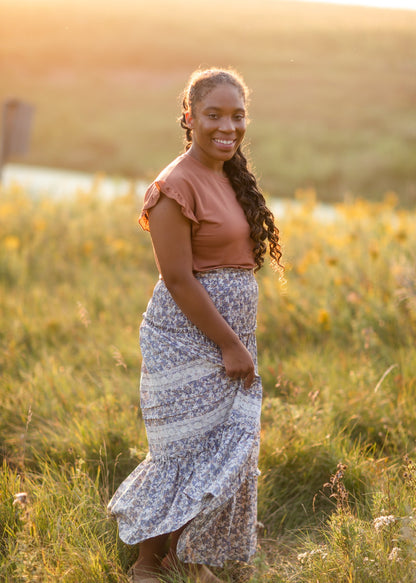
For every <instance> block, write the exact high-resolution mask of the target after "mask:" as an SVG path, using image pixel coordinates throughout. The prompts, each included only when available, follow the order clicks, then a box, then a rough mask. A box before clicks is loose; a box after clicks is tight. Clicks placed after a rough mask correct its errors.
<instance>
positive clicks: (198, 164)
mask: <svg viewBox="0 0 416 583" xmlns="http://www.w3.org/2000/svg"><path fill="white" fill-rule="evenodd" d="M182 156H184V157H185V156H186V158H189V159H190V160H192V161H193V162H194V163H195V164H196V165H197V166H199V167H200V168H203V169H204V170H206V171H207V172H209V174H210V176H214V177H215V178H216V179H217V180H220V181H221V182H226V183H227V184H229V183H230V181H229V179H228V176H225V175H221V174H218V172H215V170H213V169H212V168H209V166H206V165H205V164H204V163H203V162H200V161H199V160H198V159H197V158H194V156H191V155H190V154H188V153H187V152H185V153H184V154H182Z"/></svg>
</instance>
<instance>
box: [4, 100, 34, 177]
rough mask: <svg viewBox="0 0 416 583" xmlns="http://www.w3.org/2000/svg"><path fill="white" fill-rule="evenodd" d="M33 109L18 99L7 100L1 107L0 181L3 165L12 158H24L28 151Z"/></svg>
mask: <svg viewBox="0 0 416 583" xmlns="http://www.w3.org/2000/svg"><path fill="white" fill-rule="evenodd" d="M33 112H34V108H33V106H32V105H30V104H29V103H24V102H23V101H19V100H18V99H8V100H7V101H5V102H4V103H3V107H2V116H1V117H2V123H1V133H0V180H1V176H2V170H3V166H4V164H5V163H6V162H7V161H8V160H9V159H10V158H11V157H13V156H24V155H25V154H27V152H28V150H29V138H30V131H31V127H32V119H33Z"/></svg>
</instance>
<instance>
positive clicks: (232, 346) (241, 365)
mask: <svg viewBox="0 0 416 583" xmlns="http://www.w3.org/2000/svg"><path fill="white" fill-rule="evenodd" d="M221 352H222V360H223V363H224V366H225V372H226V374H227V376H229V377H230V378H231V379H235V380H236V379H243V380H244V388H245V389H249V388H250V387H251V385H252V384H253V381H254V377H255V368H254V362H253V358H252V356H251V354H250V352H249V351H248V350H247V348H246V347H245V346H244V344H243V343H242V342H241V341H240V340H239V339H238V338H236V339H235V340H234V341H233V342H231V343H229V344H226V345H225V346H222V347H221Z"/></svg>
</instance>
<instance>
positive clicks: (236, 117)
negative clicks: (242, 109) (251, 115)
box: [234, 113, 244, 121]
mask: <svg viewBox="0 0 416 583" xmlns="http://www.w3.org/2000/svg"><path fill="white" fill-rule="evenodd" d="M234 119H236V120H237V121H241V120H243V119H244V115H243V114H242V113H239V114H238V115H236V116H234Z"/></svg>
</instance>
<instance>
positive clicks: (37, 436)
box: [0, 186, 416, 583]
mask: <svg viewBox="0 0 416 583" xmlns="http://www.w3.org/2000/svg"><path fill="white" fill-rule="evenodd" d="M138 204H139V203H138V201H137V200H135V199H134V198H133V196H132V195H129V194H128V193H127V194H126V196H124V197H120V198H118V199H116V200H114V201H111V202H103V201H100V200H98V199H97V198H96V197H95V196H94V194H93V193H83V192H78V193H74V196H73V197H72V199H71V200H63V201H51V200H49V199H40V200H32V199H31V198H29V197H28V196H27V195H26V193H25V192H23V191H22V190H21V189H20V188H19V187H17V186H14V187H10V188H8V189H5V188H3V189H2V190H0V285H1V289H0V293H1V297H2V302H1V306H0V368H1V375H2V376H1V401H0V443H1V454H2V458H3V466H2V471H1V475H0V580H1V581H4V582H6V583H21V582H22V583H23V582H26V581H30V582H46V583H48V582H50V583H55V582H56V581H62V582H63V583H79V582H80V581H82V582H83V583H104V582H116V581H118V582H121V581H126V578H125V575H124V573H125V570H126V568H127V566H128V564H129V563H130V562H131V561H132V560H133V557H134V554H135V552H137V550H136V549H130V548H127V547H125V546H123V545H121V544H120V543H117V533H116V526H115V524H114V523H113V522H112V521H111V520H108V519H107V517H106V510H105V508H106V503H107V501H108V499H109V497H110V496H111V494H112V493H113V491H114V489H115V488H116V487H117V485H118V484H119V483H120V481H121V480H122V479H123V478H124V477H125V476H126V475H127V473H128V472H129V471H130V470H132V469H133V467H135V465H136V464H137V463H138V462H139V461H140V460H142V459H143V457H144V456H145V454H146V449H147V446H146V440H145V432H144V427H143V423H142V421H141V419H140V417H138V375H139V366H140V355H139V349H138V325H139V322H140V319H141V313H142V312H143V311H144V309H145V306H146V303H147V301H148V298H149V296H150V294H151V290H152V288H153V285H154V283H155V280H156V272H155V269H154V266H153V258H152V252H151V248H150V243H149V238H148V236H147V235H145V234H144V233H141V232H139V230H138V227H137V225H136V218H137V214H138ZM314 204H315V202H314V199H313V196H312V193H311V192H304V193H303V198H302V205H301V208H300V209H299V210H296V211H294V210H292V211H288V212H287V213H286V214H285V216H282V217H280V219H279V225H280V228H281V234H282V239H283V241H284V252H285V261H286V265H287V270H286V279H287V282H286V285H283V286H282V284H281V283H280V282H279V280H278V278H277V276H276V275H275V274H273V273H272V272H271V271H270V270H269V268H267V267H266V268H264V269H263V270H262V271H260V272H259V275H258V280H259V285H260V309H259V321H258V344H259V358H260V372H261V374H262V377H263V381H264V389H265V398H264V407H263V419H262V448H261V457H260V469H261V471H262V475H261V477H260V484H259V521H260V522H261V523H262V526H261V528H260V532H259V534H260V540H259V552H258V554H257V557H256V559H255V561H254V563H253V565H252V566H251V567H244V568H243V567H236V566H233V565H230V566H227V568H226V569H225V571H223V572H222V573H221V576H222V577H223V578H224V580H227V581H230V582H231V581H234V582H236V581H246V582H247V581H250V582H251V583H263V582H266V583H289V582H291V583H311V582H319V583H337V582H339V583H346V582H354V583H398V582H399V581H400V582H403V583H404V582H406V583H408V582H413V581H414V573H415V569H416V546H415V542H416V521H415V518H414V516H415V512H416V468H415V465H414V463H415V462H416V449H415V445H416V409H415V406H414V403H415V395H416V349H415V338H416V273H415V249H416V232H415V229H414V225H415V220H416V216H415V212H414V211H411V210H407V211H404V210H399V209H397V208H396V205H397V199H396V198H395V197H394V195H392V194H390V195H389V196H388V197H387V198H386V199H385V200H384V201H383V202H380V203H377V204H376V203H369V202H366V201H364V200H357V201H356V202H354V203H351V204H342V205H339V207H338V213H339V214H338V218H337V219H336V220H334V222H331V223H320V222H319V221H317V220H315V219H313V216H312V210H313V208H314ZM406 456H408V457H406ZM339 464H341V465H339ZM344 466H345V467H344ZM19 493H25V495H24V494H21V495H20V496H17V494H19Z"/></svg>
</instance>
